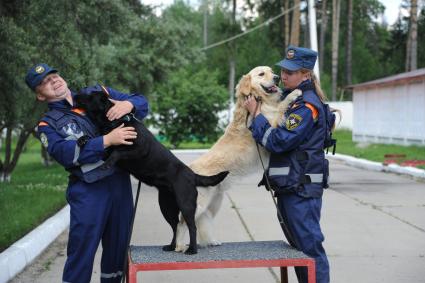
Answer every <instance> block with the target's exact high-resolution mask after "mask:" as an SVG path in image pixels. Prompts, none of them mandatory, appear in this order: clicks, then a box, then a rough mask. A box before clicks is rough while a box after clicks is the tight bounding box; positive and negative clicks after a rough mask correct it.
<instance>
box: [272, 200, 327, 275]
mask: <svg viewBox="0 0 425 283" xmlns="http://www.w3.org/2000/svg"><path fill="white" fill-rule="evenodd" d="M277 202H278V207H279V210H280V213H281V214H282V217H283V219H284V222H285V223H286V227H287V228H288V230H289V232H290V233H291V235H292V237H293V240H294V242H293V243H290V244H291V245H293V246H294V247H295V248H297V249H298V250H300V251H302V252H304V253H305V254H306V255H308V256H310V257H312V258H314V260H315V262H316V282H317V283H328V282H329V262H328V258H327V256H326V252H325V249H324V248H323V246H322V242H323V241H324V236H323V234H322V231H321V229H320V211H321V208H322V198H303V197H300V196H298V195H297V194H295V193H288V194H281V195H279V196H278V199H277ZM284 232H285V231H284ZM285 236H287V238H289V237H288V235H285ZM288 240H289V239H288ZM295 273H296V274H297V278H298V282H300V283H307V268H306V267H295Z"/></svg>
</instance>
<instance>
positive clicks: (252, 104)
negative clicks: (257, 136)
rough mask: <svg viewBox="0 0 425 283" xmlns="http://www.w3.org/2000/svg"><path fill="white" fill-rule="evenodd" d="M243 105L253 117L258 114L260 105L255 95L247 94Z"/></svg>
mask: <svg viewBox="0 0 425 283" xmlns="http://www.w3.org/2000/svg"><path fill="white" fill-rule="evenodd" d="M243 106H244V107H245V108H246V109H247V110H248V112H249V114H251V115H253V116H254V117H256V116H257V115H258V114H260V105H259V104H258V102H257V100H255V97H254V96H252V95H250V96H248V97H247V98H246V99H245V102H244V103H243Z"/></svg>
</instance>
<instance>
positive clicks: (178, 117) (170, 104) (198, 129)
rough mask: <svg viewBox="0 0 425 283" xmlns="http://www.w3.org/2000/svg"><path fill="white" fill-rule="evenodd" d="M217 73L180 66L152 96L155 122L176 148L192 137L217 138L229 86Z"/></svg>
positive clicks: (207, 139)
mask: <svg viewBox="0 0 425 283" xmlns="http://www.w3.org/2000/svg"><path fill="white" fill-rule="evenodd" d="M217 76H218V74H217V73H216V72H213V73H211V72H210V71H208V70H207V69H201V70H197V71H190V70H188V69H181V70H179V71H177V72H175V73H174V74H173V76H172V77H170V79H169V80H168V82H167V84H162V85H159V86H158V87H157V88H156V90H155V92H154V93H153V94H152V95H151V98H153V99H152V101H153V113H154V114H153V116H154V125H155V126H157V127H158V128H159V129H160V134H163V135H165V136H166V137H167V138H168V139H169V141H170V143H171V144H172V145H173V146H174V147H177V146H178V145H179V144H180V143H181V142H182V141H184V140H187V139H188V138H189V137H190V136H194V137H196V138H198V140H199V141H201V142H207V141H214V140H215V139H216V138H217V136H218V133H219V132H220V129H219V128H218V126H217V125H218V115H217V114H218V112H219V111H220V110H222V109H223V108H224V106H225V105H226V98H227V91H226V88H225V87H223V86H220V85H219V84H218V79H217Z"/></svg>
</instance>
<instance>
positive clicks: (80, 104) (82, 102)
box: [73, 92, 91, 108]
mask: <svg viewBox="0 0 425 283" xmlns="http://www.w3.org/2000/svg"><path fill="white" fill-rule="evenodd" d="M90 100H91V97H90V95H87V94H84V93H81V92H80V93H78V94H77V95H75V96H74V97H73V101H74V106H75V107H77V108H85V107H87V105H88V104H89V103H90Z"/></svg>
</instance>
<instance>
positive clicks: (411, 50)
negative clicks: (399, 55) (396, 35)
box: [406, 0, 418, 71]
mask: <svg viewBox="0 0 425 283" xmlns="http://www.w3.org/2000/svg"><path fill="white" fill-rule="evenodd" d="M417 15H418V1H417V0H411V1H410V24H409V34H408V38H407V47H406V71H413V70H416V69H417V60H418V59H417V56H418V17H417Z"/></svg>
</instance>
